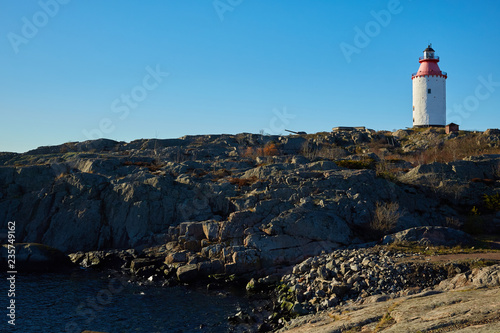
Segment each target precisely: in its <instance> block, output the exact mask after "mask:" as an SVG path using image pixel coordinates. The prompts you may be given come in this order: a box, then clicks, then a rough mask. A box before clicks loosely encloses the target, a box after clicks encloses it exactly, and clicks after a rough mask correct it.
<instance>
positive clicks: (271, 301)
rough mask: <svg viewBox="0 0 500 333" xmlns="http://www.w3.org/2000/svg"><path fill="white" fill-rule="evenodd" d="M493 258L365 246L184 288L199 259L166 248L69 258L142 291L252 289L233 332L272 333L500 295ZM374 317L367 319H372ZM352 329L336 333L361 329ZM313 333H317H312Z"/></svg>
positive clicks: (196, 280)
mask: <svg viewBox="0 0 500 333" xmlns="http://www.w3.org/2000/svg"><path fill="white" fill-rule="evenodd" d="M440 249H443V248H440ZM491 251H494V250H491ZM173 253H177V252H173ZM493 253H496V254H497V255H496V258H497V259H496V260H470V259H469V260H463V259H462V260H452V261H446V262H442V263H435V262H426V261H425V260H424V259H423V258H424V256H423V255H422V254H420V253H416V252H415V253H410V252H400V251H397V250H393V249H391V247H390V246H389V245H372V244H366V246H362V247H359V248H351V249H342V250H335V251H333V252H332V253H325V254H322V255H319V256H314V257H310V258H308V259H306V260H304V261H303V262H301V263H299V264H297V265H294V266H290V267H287V268H283V269H282V271H281V272H277V273H275V274H273V275H267V276H263V277H258V276H256V277H253V278H252V277H251V276H252V275H251V274H246V275H241V276H237V275H225V274H219V275H207V276H201V275H200V274H199V273H198V274H196V277H192V278H190V279H187V280H181V279H182V278H183V274H185V273H184V271H183V270H182V267H188V268H190V267H191V266H192V265H194V266H198V267H200V265H195V264H193V263H192V262H193V261H196V260H197V259H196V258H195V257H194V258H192V259H190V261H191V263H189V262H190V261H188V262H186V263H184V265H183V266H181V265H180V264H179V263H168V262H169V261H170V259H169V258H171V256H172V254H168V251H167V250H166V246H163V248H162V247H156V248H151V249H145V250H144V251H143V252H142V253H140V254H138V253H136V251H134V250H127V251H92V252H88V253H74V254H71V255H70V256H69V257H70V258H71V260H72V261H73V262H74V263H75V264H78V265H79V266H81V267H83V268H86V269H92V270H99V271H103V272H109V271H113V272H115V274H116V273H119V274H121V275H123V276H124V277H125V278H126V279H128V280H129V282H130V283H137V284H139V285H141V284H155V285H159V286H163V287H171V286H174V285H178V284H184V285H189V286H191V287H194V288H207V290H219V291H222V292H227V291H228V290H229V289H231V288H237V289H239V290H241V291H242V290H244V289H246V293H247V296H246V297H248V298H249V299H250V300H251V302H252V303H253V310H252V311H251V312H248V313H244V312H238V313H235V314H234V316H232V317H229V318H228V320H229V322H230V323H231V324H233V325H234V326H233V331H234V332H269V331H275V330H278V329H280V328H281V330H280V332H284V331H285V330H288V329H294V328H297V327H302V326H307V325H306V323H307V321H308V320H309V321H312V322H314V321H315V320H316V319H315V318H317V317H325V314H326V316H330V317H331V316H332V315H331V314H332V313H337V314H335V315H333V316H340V314H342V313H344V312H345V311H346V309H352V308H363V307H365V306H367V304H386V303H393V302H394V300H406V299H410V298H411V297H427V296H429V297H431V296H434V295H436V294H438V293H443V292H445V291H449V290H454V289H457V288H464V287H466V288H467V289H470V288H474V289H477V288H483V289H484V288H490V289H491V288H493V289H494V288H498V287H500V266H499V264H500V252H499V251H497V252H493ZM193 259H194V260H193ZM489 265H493V266H489ZM188 271H189V270H188ZM417 295H420V296H417ZM495 304H497V305H498V304H499V302H497V303H495ZM349 311H351V310H349ZM372 312H373V311H370V312H369V313H370V314H372V315H373V313H372ZM382 315H383V314H382ZM382 315H375V316H373V317H370V318H369V322H366V323H364V324H363V325H369V324H373V323H375V324H376V323H377V322H378V321H380V320H381V318H382ZM330 317H328V318H330ZM490 317H491V316H486V315H485V316H484V318H489V319H488V320H489V322H492V323H494V322H496V319H498V320H500V317H495V316H493V317H491V318H490ZM481 318H483V317H481V316H478V317H476V318H475V322H476V323H477V322H480V321H481V320H483V319H484V318H483V319H481ZM495 318H496V319H495ZM330 319H331V318H330ZM322 320H326V319H325V318H323V319H322ZM338 320H339V319H337V321H338ZM367 320H368V319H367ZM484 320H486V319H484ZM350 325H351V326H349V325H347V326H344V327H342V328H341V329H339V330H338V332H346V331H348V330H349V329H353V328H355V327H357V326H355V325H352V324H350ZM356 325H360V323H359V322H358V323H356ZM372 326H374V325H372ZM444 326H446V325H444ZM372 328H373V327H372ZM396 331H397V330H396ZM311 332H315V330H313V329H311Z"/></svg>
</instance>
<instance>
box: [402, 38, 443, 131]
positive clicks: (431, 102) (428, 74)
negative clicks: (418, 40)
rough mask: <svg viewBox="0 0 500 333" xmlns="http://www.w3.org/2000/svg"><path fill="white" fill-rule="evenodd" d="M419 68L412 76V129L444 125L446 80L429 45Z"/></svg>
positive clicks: (420, 60)
mask: <svg viewBox="0 0 500 333" xmlns="http://www.w3.org/2000/svg"><path fill="white" fill-rule="evenodd" d="M419 62H420V68H419V69H418V72H416V73H414V74H412V76H411V79H412V81H413V127H428V126H438V127H444V126H445V125H446V79H447V77H448V75H447V74H446V73H445V72H442V71H441V70H440V69H439V66H438V62H439V57H437V56H435V55H434V50H433V49H432V47H431V44H429V46H428V47H427V48H426V49H425V50H424V56H423V57H420V58H419Z"/></svg>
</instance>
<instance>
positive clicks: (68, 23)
mask: <svg viewBox="0 0 500 333" xmlns="http://www.w3.org/2000/svg"><path fill="white" fill-rule="evenodd" d="M58 1H59V2H58ZM55 4H57V6H55ZM0 8H1V10H0V59H1V61H2V64H3V65H2V66H1V70H0V112H1V114H0V115H1V117H0V151H16V152H24V151H27V150H29V149H33V148H36V147H38V146H42V145H55V144H61V143H64V142H69V141H84V140H87V139H88V138H92V137H97V136H102V137H106V138H110V139H114V140H123V141H131V140H134V139H140V138H155V137H158V138H172V137H180V136H183V135H186V134H217V133H240V132H252V133H259V131H261V130H264V131H265V132H268V133H270V134H280V132H282V131H283V129H284V128H287V129H292V130H302V131H307V132H318V131H329V130H330V129H331V128H332V127H334V126H367V127H368V128H373V129H377V130H379V129H388V130H392V129H396V128H404V127H409V126H412V96H411V89H412V86H411V83H412V82H411V74H412V73H413V72H416V71H417V69H418V66H419V63H418V57H419V56H421V55H422V51H423V50H424V49H425V48H426V46H427V43H428V42H429V41H430V42H432V45H433V47H434V49H435V50H436V54H437V55H438V56H440V57H441V62H440V63H439V65H440V67H441V69H442V70H443V71H446V72H448V80H447V105H448V112H449V113H450V114H449V118H448V120H449V121H454V122H457V123H459V124H460V125H461V128H463V129H477V130H485V129H487V128H491V127H499V126H500V117H499V105H500V61H499V59H500V43H499V33H500V20H499V19H498V17H499V16H500V2H499V1H496V0H489V1H488V0H487V1H478V2H473V1H461V0H458V1H451V0H449V1H432V2H431V1H415V0H413V1H410V0H401V1H394V0H391V1H388V0H383V1H330V0H307V1H306V0H286V1H285V0H282V1H276V0H220V1H219V0H217V1H212V0H150V1H130V0H121V1H96V0H85V1H77V0H71V1H70V0H41V1H27V0H26V1H14V0H0ZM373 13H378V14H375V15H374V14H373ZM376 16H378V20H377V19H376V18H375V17H376ZM360 30H361V31H363V34H366V33H367V35H366V36H364V37H365V38H363V37H360V36H357V35H359V32H358V31H360ZM346 45H348V46H346ZM342 46H344V51H343V50H342ZM346 47H347V50H348V51H347V53H346V51H345V50H346ZM353 50H354V51H353ZM349 52H351V53H349ZM155 71H156V72H159V73H157V74H155V75H151V74H150V72H153V73H154V72H155ZM165 73H168V75H166V74H165ZM155 78H156V79H155ZM488 81H490V83H488ZM485 82H486V83H485ZM85 133H86V134H85ZM282 133H283V134H285V132H282Z"/></svg>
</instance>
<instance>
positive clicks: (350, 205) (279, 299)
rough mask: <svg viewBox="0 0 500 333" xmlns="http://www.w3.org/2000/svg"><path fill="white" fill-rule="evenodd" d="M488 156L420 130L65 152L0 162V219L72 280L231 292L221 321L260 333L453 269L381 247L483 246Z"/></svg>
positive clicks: (491, 171) (68, 147)
mask: <svg viewBox="0 0 500 333" xmlns="http://www.w3.org/2000/svg"><path fill="white" fill-rule="evenodd" d="M499 149H500V131H498V130H488V131H486V132H484V133H476V132H474V133H473V132H462V133H453V134H450V135H446V134H444V132H441V131H440V130H436V129H424V130H399V131H395V132H382V131H381V132H375V131H371V130H354V131H339V132H332V133H316V134H310V135H306V134H304V135H293V136H265V135H254V134H238V135H205V136H186V137H183V138H179V139H168V140H136V141H133V142H130V143H125V142H116V141H112V140H104V139H101V140H95V141H86V142H81V143H66V144H63V145H60V146H53V147H40V148H38V149H36V150H33V151H30V152H27V153H25V154H13V153H0V219H1V220H2V221H6V222H7V221H16V240H17V241H18V242H24V243H29V244H33V243H40V244H43V245H40V246H42V247H45V246H47V247H50V248H54V249H56V250H57V251H59V252H60V253H65V254H69V257H70V259H71V261H72V262H73V263H74V264H75V265H77V266H79V267H83V268H85V269H96V270H109V269H112V270H115V271H119V272H121V273H122V274H125V275H126V276H128V277H129V278H130V280H131V281H135V282H137V283H155V284H159V285H163V286H166V287H167V286H170V285H175V284H179V283H180V284H191V285H192V284H197V283H198V284H201V285H204V287H208V288H226V287H227V286H228V285H232V284H236V285H238V286H239V287H241V286H242V285H243V288H244V286H246V287H247V290H248V292H249V294H252V295H253V296H252V297H255V301H256V302H257V303H256V304H259V305H257V309H258V310H256V311H255V313H252V314H244V313H240V314H238V315H237V316H235V317H234V318H232V321H234V322H235V323H238V326H237V327H239V328H238V329H241V330H243V331H244V330H245V329H247V330H248V331H256V330H257V331H258V330H260V331H269V330H273V329H278V328H280V327H282V326H283V325H285V324H288V322H289V321H290V320H292V319H293V318H295V317H296V316H298V315H302V316H304V315H309V314H313V313H321V312H322V311H328V309H333V308H336V307H346V306H348V305H349V304H352V303H353V302H354V303H356V302H361V301H362V300H365V299H369V298H370V297H371V298H377V297H380V300H382V299H384V300H389V299H393V298H395V297H397V298H404V297H411V295H412V294H414V293H418V292H422V291H425V290H426V288H432V287H434V286H436V285H438V284H439V283H440V282H442V281H444V280H445V279H447V278H450V277H452V276H454V275H456V274H462V273H463V272H465V271H469V270H470V269H471V267H470V265H469V266H468V265H465V264H462V263H455V264H449V265H441V266H436V265H431V264H427V263H417V262H411V261H409V262H406V263H401V262H400V261H401V260H403V261H404V260H409V259H411V256H409V255H408V254H407V253H405V252H398V251H393V250H391V248H390V246H389V245H386V244H389V243H393V242H410V243H412V242H413V243H416V244H418V245H419V246H446V247H451V246H456V245H460V244H462V245H465V246H469V247H471V246H475V244H474V243H473V242H474V240H473V238H472V237H471V236H468V235H467V234H466V233H464V232H463V231H465V232H467V233H469V234H475V235H478V234H489V235H498V234H499V233H500V212H499V210H500V208H499V206H500V192H499V188H500V154H498V152H499V151H500V150H499ZM445 157H447V158H448V160H443V158H445ZM5 224H6V223H5ZM457 229H460V230H462V231H459V230H457ZM2 234H3V235H2ZM388 234H392V235H390V236H388ZM3 238H5V233H3V230H0V240H1V241H2V242H3V241H4V239H3ZM40 246H31V250H30V251H39V253H42V254H43V253H46V252H44V250H43V249H44V248H42V247H40ZM3 252H5V248H2V256H3ZM28 252H29V251H28ZM28 252H26V253H28ZM29 253H32V252H29ZM28 257H29V256H28ZM245 327H247V328H245Z"/></svg>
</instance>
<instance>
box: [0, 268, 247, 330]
mask: <svg viewBox="0 0 500 333" xmlns="http://www.w3.org/2000/svg"><path fill="white" fill-rule="evenodd" d="M0 277H1V278H2V281H4V282H3V283H2V284H1V285H2V286H4V290H2V291H1V294H2V295H4V296H2V297H1V298H0V299H2V300H3V301H2V309H4V310H3V311H2V318H3V319H2V321H3V322H2V325H1V329H0V332H30V333H33V332H51V333H52V332H54V333H59V332H60V333H65V332H71V333H73V332H76V333H81V332H82V331H83V330H95V331H100V332H109V333H115V332H116V333H118V332H127V333H128V332H147V333H152V332H169V333H170V332H174V333H177V332H228V331H230V327H231V326H230V325H229V324H228V322H227V317H228V316H230V315H233V314H235V313H236V312H237V311H238V309H239V308H242V309H248V307H249V304H248V301H247V300H246V299H245V298H244V297H241V296H236V295H234V294H228V293H222V292H207V291H205V290H200V289H188V288H185V287H169V288H164V287H163V288H162V287H159V286H151V285H149V286H138V285H136V284H130V283H126V282H125V281H122V280H120V279H118V278H115V277H110V276H108V275H103V274H100V275H98V274H95V273H89V272H84V271H82V272H78V273H72V274H44V275H28V276H22V275H19V274H18V275H17V279H16V297H15V300H16V326H15V329H13V327H12V326H11V325H8V324H7V320H8V319H9V318H8V317H7V316H6V314H7V311H8V310H7V309H6V307H7V306H8V302H9V300H8V298H7V297H6V296H7V291H8V284H7V281H6V278H7V276H6V275H5V274H2V275H0ZM4 305H5V306H4Z"/></svg>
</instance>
